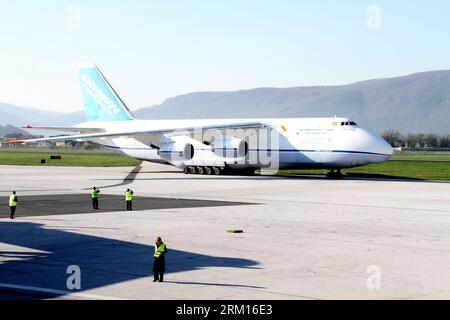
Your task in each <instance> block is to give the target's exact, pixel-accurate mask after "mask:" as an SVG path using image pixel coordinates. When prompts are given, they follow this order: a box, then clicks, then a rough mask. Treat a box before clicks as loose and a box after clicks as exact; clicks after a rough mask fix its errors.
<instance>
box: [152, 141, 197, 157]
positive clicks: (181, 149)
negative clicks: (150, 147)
mask: <svg viewBox="0 0 450 320" xmlns="http://www.w3.org/2000/svg"><path fill="white" fill-rule="evenodd" d="M158 155H159V156H160V157H161V158H162V159H164V160H166V161H189V160H191V159H192V158H193V157H194V146H193V145H192V144H190V143H186V142H169V143H165V144H163V145H162V146H161V147H160V148H159V151H158Z"/></svg>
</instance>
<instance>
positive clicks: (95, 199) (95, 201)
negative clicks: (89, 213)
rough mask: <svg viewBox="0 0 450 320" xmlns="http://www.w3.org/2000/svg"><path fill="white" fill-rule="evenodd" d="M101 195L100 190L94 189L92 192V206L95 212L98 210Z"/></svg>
mask: <svg viewBox="0 0 450 320" xmlns="http://www.w3.org/2000/svg"><path fill="white" fill-rule="evenodd" d="M99 193H100V190H99V189H97V187H94V188H92V190H91V196H92V206H93V207H94V209H95V210H98V194H99Z"/></svg>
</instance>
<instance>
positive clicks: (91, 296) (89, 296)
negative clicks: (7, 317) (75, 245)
mask: <svg viewBox="0 0 450 320" xmlns="http://www.w3.org/2000/svg"><path fill="white" fill-rule="evenodd" d="M0 288H7V289H16V290H22V291H33V292H41V293H52V294H58V295H64V296H67V297H74V298H83V299H92V300H125V299H123V298H117V297H109V296H99V295H94V294H88V293H80V292H72V291H63V290H54V289H48V288H40V287H29V286H19V285H15V284H8V283H0Z"/></svg>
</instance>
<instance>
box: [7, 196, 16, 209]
mask: <svg viewBox="0 0 450 320" xmlns="http://www.w3.org/2000/svg"><path fill="white" fill-rule="evenodd" d="M15 200H16V195H15V194H12V195H10V196H9V206H10V207H17V202H16V201H15Z"/></svg>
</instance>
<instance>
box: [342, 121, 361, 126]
mask: <svg viewBox="0 0 450 320" xmlns="http://www.w3.org/2000/svg"><path fill="white" fill-rule="evenodd" d="M341 126H357V124H356V123H355V122H353V121H349V122H341Z"/></svg>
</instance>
